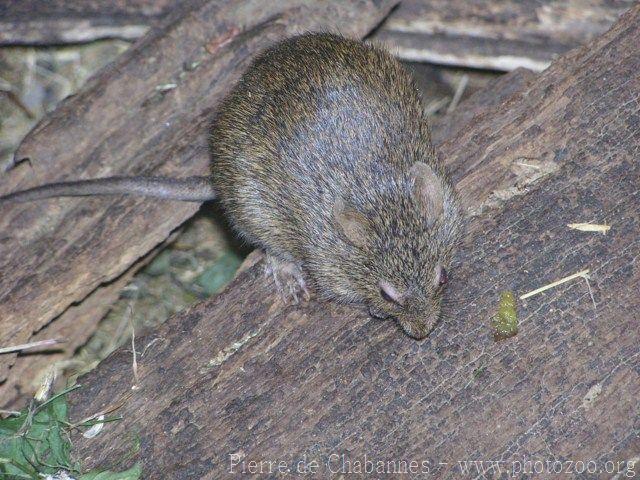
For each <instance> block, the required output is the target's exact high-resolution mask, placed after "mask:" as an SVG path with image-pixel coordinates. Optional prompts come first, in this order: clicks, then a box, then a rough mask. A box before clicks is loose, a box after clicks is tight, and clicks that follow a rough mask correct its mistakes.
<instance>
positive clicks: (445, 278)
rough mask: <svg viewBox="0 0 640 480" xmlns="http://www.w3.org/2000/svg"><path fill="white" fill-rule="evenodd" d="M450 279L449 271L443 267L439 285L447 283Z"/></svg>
mask: <svg viewBox="0 0 640 480" xmlns="http://www.w3.org/2000/svg"><path fill="white" fill-rule="evenodd" d="M448 281H449V275H447V271H446V270H445V269H444V267H443V268H441V269H440V280H438V284H439V285H446V284H447V282H448Z"/></svg>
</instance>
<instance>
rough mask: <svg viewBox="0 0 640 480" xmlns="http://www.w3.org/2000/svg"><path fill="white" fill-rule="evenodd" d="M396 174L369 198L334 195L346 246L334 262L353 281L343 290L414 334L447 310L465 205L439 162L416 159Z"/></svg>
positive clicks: (430, 325)
mask: <svg viewBox="0 0 640 480" xmlns="http://www.w3.org/2000/svg"><path fill="white" fill-rule="evenodd" d="M398 177H399V178H398V179H397V180H396V181H394V182H393V183H394V184H393V185H392V186H391V188H388V189H387V190H385V191H380V192H376V193H375V195H373V196H370V197H369V199H368V205H361V206H360V207H359V208H354V207H352V206H350V205H348V204H346V203H345V202H344V201H342V200H341V199H338V200H337V201H336V204H335V206H334V209H333V216H334V220H335V222H336V224H337V226H338V232H339V234H340V235H341V236H342V239H343V240H345V241H346V242H347V243H348V246H349V248H348V249H347V250H348V255H345V256H343V258H342V259H340V262H341V266H339V267H337V268H339V269H340V270H341V271H340V277H341V278H342V279H344V280H345V282H344V283H345V284H346V285H348V286H347V287H346V289H345V292H343V296H349V295H350V296H351V297H352V298H353V299H356V300H359V301H361V302H363V303H364V304H365V305H366V306H367V307H368V309H369V311H370V313H371V314H372V315H373V316H375V317H381V318H387V317H393V318H396V319H397V320H398V322H399V324H400V326H401V327H402V328H403V329H404V331H405V332H406V333H407V334H408V335H410V336H411V337H414V338H424V337H426V336H427V335H428V334H429V333H430V332H431V331H432V330H433V328H434V327H435V326H436V324H437V323H438V320H439V319H440V316H441V313H442V298H443V294H444V292H445V289H446V288H447V283H448V280H449V268H450V265H451V261H452V256H453V251H454V249H455V247H456V244H457V243H458V241H459V238H460V234H461V230H462V228H461V223H462V222H461V213H460V209H459V206H458V200H457V198H456V195H455V192H454V191H453V188H452V186H451V184H450V183H449V181H448V180H447V178H446V176H445V175H444V173H443V172H441V171H439V170H437V167H434V166H432V165H429V164H427V163H423V162H416V163H414V164H413V165H412V166H411V168H410V169H409V171H407V172H402V174H400V175H399V176H398ZM338 294H340V292H338Z"/></svg>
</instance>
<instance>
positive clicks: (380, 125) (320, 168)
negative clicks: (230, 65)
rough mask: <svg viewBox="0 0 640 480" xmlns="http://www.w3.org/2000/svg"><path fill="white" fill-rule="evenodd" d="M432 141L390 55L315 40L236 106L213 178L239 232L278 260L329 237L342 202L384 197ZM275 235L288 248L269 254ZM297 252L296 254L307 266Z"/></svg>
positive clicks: (272, 66)
mask: <svg viewBox="0 0 640 480" xmlns="http://www.w3.org/2000/svg"><path fill="white" fill-rule="evenodd" d="M428 135H429V134H428V129H427V127H426V124H425V123H424V121H423V119H422V111H421V106H420V98H419V95H418V93H417V90H416V88H415V86H414V85H413V82H412V80H411V77H410V76H409V74H408V73H407V72H406V70H405V69H404V68H403V67H402V66H401V65H400V64H399V63H398V62H397V61H396V60H394V59H393V58H392V57H391V56H390V55H389V54H388V53H386V52H384V51H382V50H380V49H377V48H374V47H371V46H368V45H365V44H363V43H361V42H358V41H354V40H349V39H345V38H342V37H339V36H336V35H331V34H305V35H301V36H298V37H294V38H291V39H288V40H285V41H283V42H281V43H279V44H277V45H276V46H275V47H272V48H271V49H269V50H267V51H266V52H264V53H263V54H262V55H260V56H259V57H258V58H257V59H256V60H255V61H254V63H253V64H252V66H251V67H250V68H249V70H248V71H247V72H246V73H245V75H244V76H243V77H242V79H241V80H240V82H239V83H238V85H237V86H236V88H235V89H234V91H233V92H232V93H231V95H230V96H229V97H228V98H227V101H226V102H225V104H224V105H223V106H222V108H221V110H220V112H219V114H218V117H217V119H216V121H215V123H214V126H213V128H212V132H211V149H212V156H213V158H212V178H213V182H214V184H215V189H216V191H217V193H218V195H219V198H220V200H221V201H222V203H223V205H224V206H225V208H226V209H227V211H228V213H229V215H230V216H231V218H232V220H233V221H234V222H235V224H236V226H237V227H238V229H239V230H240V231H242V232H243V233H244V234H245V235H247V236H248V237H249V238H250V239H251V240H253V241H255V242H257V243H259V244H262V245H263V246H265V247H267V248H271V249H272V250H273V249H274V247H277V246H278V245H282V243H283V242H285V243H286V242H287V241H288V239H289V238H296V237H297V236H299V235H300V232H301V231H302V232H303V233H304V232H306V233H308V234H314V233H316V234H317V233H319V232H318V231H317V230H321V229H322V228H325V227H326V224H327V222H329V221H330V217H331V212H330V208H331V206H332V205H333V203H334V202H335V199H336V198H338V197H346V198H349V197H352V196H353V195H352V190H353V189H354V188H359V189H361V190H362V192H363V193H366V192H367V191H368V190H369V189H370V187H371V188H375V189H379V188H381V187H382V188H383V187H384V186H383V185H380V184H381V183H384V179H385V178H395V177H397V175H396V173H397V170H398V169H405V168H407V167H408V166H409V165H411V164H412V163H413V161H414V160H415V149H416V148H418V149H419V148H420V145H423V144H424V145H425V148H427V147H428V146H430V141H429V138H428ZM425 137H426V138H425ZM430 153H431V152H425V154H430ZM292 229H295V231H296V232H297V233H298V235H297V236H296V235H290V232H289V230H292ZM274 231H277V232H282V235H283V238H281V239H277V240H276V241H274V242H273V244H272V245H265V239H264V237H265V236H267V235H273V233H272V232H274ZM297 247H298V246H297V245H287V249H288V250H289V251H290V252H292V253H296V254H297V256H298V255H299V256H303V255H304V252H296V249H297Z"/></svg>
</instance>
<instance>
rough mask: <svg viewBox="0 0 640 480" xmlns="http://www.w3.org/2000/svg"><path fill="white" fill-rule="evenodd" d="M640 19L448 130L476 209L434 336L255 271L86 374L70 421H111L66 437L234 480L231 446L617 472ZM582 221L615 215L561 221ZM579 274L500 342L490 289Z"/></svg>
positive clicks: (633, 345)
mask: <svg viewBox="0 0 640 480" xmlns="http://www.w3.org/2000/svg"><path fill="white" fill-rule="evenodd" d="M639 24H640V6H637V7H635V8H633V9H632V10H631V11H629V12H628V13H627V14H625V15H624V16H623V17H622V18H621V20H620V21H619V22H618V23H617V24H616V25H615V26H614V28H613V29H612V30H611V31H609V32H608V33H607V34H605V35H604V36H602V37H600V38H598V39H597V40H595V41H594V42H592V43H591V44H590V45H588V46H587V47H585V48H582V49H579V50H576V51H572V52H570V53H569V54H567V55H565V56H563V57H561V58H560V59H558V61H556V62H555V63H554V65H553V66H552V67H551V68H550V69H548V70H547V71H545V72H544V73H542V74H541V75H540V76H538V77H537V78H536V79H535V80H533V81H530V82H524V83H523V88H522V90H520V91H517V92H514V93H513V94H512V95H511V96H510V97H509V98H506V99H504V101H502V102H500V104H498V105H496V106H495V107H494V108H491V109H488V110H487V111H485V112H482V113H480V114H477V115H474V116H473V117H472V118H471V119H470V120H468V122H467V123H466V124H465V125H462V128H458V130H457V132H458V133H457V135H456V136H455V138H449V139H448V140H447V141H445V142H444V143H442V144H441V145H440V152H441V154H442V156H443V158H444V159H445V160H446V162H447V163H448V164H449V165H450V167H451V168H452V169H453V170H454V173H455V176H456V178H457V180H458V185H459V187H460V188H461V189H463V190H464V191H465V193H466V194H467V203H468V205H469V206H470V207H475V208H474V210H473V212H474V213H475V215H476V216H475V217H474V220H473V221H472V222H471V224H470V225H469V228H468V237H467V240H466V242H465V246H464V248H463V249H462V251H461V253H460V255H459V259H458V266H457V268H456V269H454V270H453V271H452V272H451V273H452V285H451V298H450V301H451V304H452V307H451V310H450V313H449V315H448V318H447V319H446V321H445V322H443V324H442V325H441V326H440V327H439V328H438V329H436V331H434V333H433V334H432V335H431V336H430V337H429V338H428V339H427V340H425V341H423V342H416V341H414V340H411V339H410V338H408V337H406V336H405V335H403V334H401V333H400V331H399V329H398V328H397V327H396V326H395V325H394V324H393V323H391V322H381V321H377V320H373V319H370V318H368V317H367V316H366V315H364V314H362V313H361V312H359V311H358V310H357V309H355V308H350V307H346V306H338V305H335V304H331V303H320V302H318V301H314V300H312V301H311V302H308V303H305V304H302V305H298V306H287V305H284V304H283V303H282V302H281V301H280V300H279V298H278V296H277V295H276V294H275V293H274V287H273V285H272V284H270V283H269V282H268V281H267V280H265V278H264V276H263V275H262V273H261V269H260V267H261V265H260V264H257V265H255V266H254V267H252V268H249V269H248V270H246V271H245V272H244V273H242V274H241V275H240V276H239V277H238V278H237V279H236V280H235V281H234V282H233V283H232V284H231V285H230V286H229V287H228V288H227V289H226V290H225V291H224V292H223V293H222V294H220V295H218V296H217V297H215V298H212V299H211V300H209V301H207V302H205V303H202V304H200V305H198V306H196V307H194V308H192V309H190V310H188V311H187V312H185V313H183V314H179V315H176V316H175V317H173V318H172V319H170V320H169V321H168V322H167V323H166V324H165V325H163V326H162V327H161V328H160V329H159V330H158V331H157V332H156V333H155V334H153V335H152V336H150V337H148V338H145V339H141V340H139V344H138V349H139V350H140V351H146V352H145V354H144V356H142V357H141V358H140V357H139V358H138V367H139V371H140V377H139V379H138V381H137V382H134V380H133V376H132V373H131V352H129V351H126V350H121V351H119V352H117V353H115V354H114V355H113V356H111V357H110V358H109V359H107V360H106V361H105V362H104V363H103V364H101V365H100V366H99V368H98V369H96V370H95V371H94V372H92V373H90V374H88V375H87V376H85V377H84V378H82V380H81V383H82V385H83V387H82V388H81V389H79V390H77V391H76V392H75V393H74V395H73V399H72V404H73V406H72V409H71V412H72V415H73V416H74V417H75V418H84V417H86V416H88V415H91V414H93V413H96V412H99V411H101V410H103V409H105V408H107V407H108V406H110V405H119V404H120V403H121V402H123V403H122V407H121V408H120V409H119V410H118V414H120V415H122V416H123V420H122V421H120V422H113V423H109V424H108V425H107V426H106V427H105V429H104V431H103V432H102V434H101V435H100V436H98V437H96V438H94V439H91V440H85V439H80V438H79V439H78V440H77V441H76V442H75V443H74V445H75V447H76V452H77V453H78V454H79V455H80V457H81V458H84V459H86V460H87V462H88V464H94V465H95V464H99V465H113V464H119V465H122V464H121V463H120V462H121V460H122V458H127V455H129V457H128V458H130V461H134V460H139V461H141V462H142V464H143V468H144V471H145V475H146V476H147V477H148V478H161V477H162V478H176V479H179V478H207V479H210V478H227V477H228V476H230V473H233V474H238V472H241V470H240V469H241V468H242V464H240V465H238V464H237V463H236V464H235V466H233V465H232V461H234V462H235V461H238V462H240V461H244V462H245V463H244V468H245V469H248V468H252V467H251V465H250V464H249V463H248V462H250V461H256V462H261V461H264V462H268V461H271V462H275V463H274V464H272V465H275V468H277V467H278V462H280V461H282V462H285V463H284V466H285V468H291V469H293V471H294V472H295V469H296V468H297V467H298V466H299V465H307V466H308V465H309V464H310V463H311V462H313V461H315V462H317V465H318V470H317V473H320V474H321V475H322V477H328V476H329V474H336V475H337V476H339V475H340V474H343V475H344V474H345V473H349V471H348V470H347V471H345V469H348V468H351V470H350V471H351V472H353V471H354V470H353V469H354V468H357V467H355V465H356V464H355V463H354V462H356V461H360V462H363V464H362V468H366V465H364V462H365V460H366V459H365V456H366V458H367V459H369V460H370V461H373V462H375V463H374V465H375V466H377V465H379V464H378V463H377V462H378V461H383V462H392V463H390V464H388V463H385V464H384V465H383V466H382V467H381V468H382V469H383V472H382V473H378V475H376V476H379V477H380V478H387V477H391V476H392V475H391V474H390V473H389V472H390V470H389V469H391V468H394V465H395V466H398V467H396V468H403V467H402V465H405V467H404V468H410V465H411V463H410V462H411V461H415V462H417V466H416V468H418V469H423V468H424V467H426V468H428V469H429V473H428V474H427V473H425V472H424V470H418V472H422V477H421V478H432V477H433V478H466V477H470V478H487V477H488V478H507V477H511V476H512V475H516V474H518V475H519V476H520V477H522V476H526V475H523V474H522V472H520V473H518V470H517V469H518V468H519V466H520V467H524V468H527V467H526V464H525V463H522V462H525V461H527V460H531V461H541V462H542V465H543V468H553V469H556V470H552V471H549V470H544V471H543V472H542V473H540V474H539V475H536V478H557V475H558V473H557V469H558V468H560V469H561V470H560V471H561V472H564V473H568V474H570V475H571V476H573V477H576V478H610V477H612V476H613V475H614V474H617V473H620V476H619V478H626V476H627V473H628V472H627V473H625V472H624V471H623V470H622V469H623V468H624V467H625V466H626V462H627V461H631V460H632V459H634V458H635V459H637V455H638V449H639V448H640V444H639V443H638V428H637V427H638V418H640V404H639V403H638V398H640V347H639V345H640V338H639V337H640V333H639V332H640V329H639V326H640V325H639V323H638V322H639V319H638V318H639V317H638V312H639V311H640V296H639V295H638V292H639V291H640V270H639V268H638V262H637V260H638V256H639V255H640V240H639V239H638V231H639V229H640V190H638V185H640V164H639V163H638V161H637V156H638V153H639V152H640V135H639V133H640V131H639V130H640V122H639V118H640V116H639V110H640V107H639V103H638V92H639V91H640V74H639V73H638V72H640V58H639V57H638V56H637V55H636V54H635V49H634V48H633V47H634V46H635V45H638V43H639V42H640V29H638V25H639ZM525 155H526V156H527V157H528V159H527V160H526V162H525V163H526V164H527V165H532V166H533V167H531V166H529V167H526V166H523V165H522V164H521V158H522V157H523V156H525ZM533 157H536V158H533ZM523 168H525V169H533V170H541V172H542V173H540V172H537V173H535V174H531V173H530V172H529V173H527V170H522V169H523ZM534 177H535V178H537V180H534ZM527 182H528V183H527ZM511 188H513V190H510V189H511ZM496 192H507V193H504V195H502V196H500V197H498V198H493V202H492V203H491V204H490V205H488V204H487V201H488V200H491V199H492V197H493V196H494V195H495V193H496ZM480 206H484V208H480ZM577 221H593V222H598V223H602V222H607V223H610V224H611V225H612V229H611V231H610V232H609V234H607V235H606V236H603V235H601V234H593V233H584V232H577V231H574V230H570V229H568V228H567V227H566V224H567V223H573V222H577ZM585 268H588V269H590V271H591V280H590V283H589V284H587V283H586V282H585V281H584V280H583V279H579V280H578V281H575V282H571V283H568V284H564V285H562V286H561V287H558V288H555V289H553V290H549V291H548V292H546V293H545V294H542V295H540V296H536V297H532V298H530V299H528V300H527V301H526V302H521V303H520V305H519V317H520V332H519V333H518V335H517V336H515V337H514V338H512V339H509V340H505V341H502V342H495V341H494V339H493V332H492V330H491V327H490V321H491V318H492V317H493V315H495V313H496V311H497V304H498V300H499V296H500V292H502V291H505V290H511V291H514V292H516V293H517V294H520V293H524V292H527V291H529V290H533V289H534V288H536V287H539V286H541V285H543V284H546V283H549V282H551V281H553V280H556V279H558V278H560V277H563V276H565V275H568V274H571V273H574V272H576V271H579V270H583V269H585ZM590 292H591V293H592V294H593V299H592V297H591V295H590ZM594 302H595V305H594ZM134 383H135V387H134V388H132V386H134ZM136 439H137V440H136ZM136 442H137V444H138V445H139V446H140V449H139V453H138V454H137V455H134V456H133V458H131V456H130V454H131V445H132V444H134V443H136ZM556 460H557V461H559V462H560V465H558V464H557V463H553V462H554V461H556ZM472 461H475V462H476V463H460V462H472ZM481 461H482V462H485V463H479V462H481ZM547 461H549V462H551V464H550V465H551V466H550V467H544V465H549V464H546V463H545V462H547ZM577 461H582V462H593V463H590V464H589V465H591V466H590V467H589V468H594V469H596V470H595V471H594V473H589V474H587V473H582V474H580V473H576V470H575V469H576V463H575V462H577ZM299 462H304V463H299ZM345 462H349V465H347V464H346V463H345ZM402 462H405V463H404V464H403V463H402ZM423 462H428V463H423ZM487 462H493V463H487ZM517 462H521V463H520V464H518V463H517ZM569 462H573V463H572V464H570V463H569ZM583 465H585V464H583ZM232 467H233V468H234V470H231V469H232ZM260 467H261V468H270V467H269V465H267V464H264V463H263V464H260V465H258V467H256V468H260ZM271 468H274V467H271ZM529 468H533V467H531V466H530V467H529ZM536 468H537V467H536ZM571 468H572V469H573V470H572V471H570V470H567V469H571ZM465 469H468V471H465ZM562 469H564V470H562ZM483 470H484V471H483ZM245 471H248V470H245ZM363 471H364V470H363ZM630 471H631V472H632V473H633V472H634V471H635V470H634V468H633V467H632V469H631V470H630ZM276 472H277V471H276ZM356 472H357V470H356ZM276 476H278V474H277V473H274V471H265V470H262V473H261V477H265V478H272V477H276ZM529 476H530V475H529Z"/></svg>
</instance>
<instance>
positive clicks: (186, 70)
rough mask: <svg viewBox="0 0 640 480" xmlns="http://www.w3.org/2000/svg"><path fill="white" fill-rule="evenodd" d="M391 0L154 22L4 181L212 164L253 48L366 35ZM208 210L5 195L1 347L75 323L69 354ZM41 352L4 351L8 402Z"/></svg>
mask: <svg viewBox="0 0 640 480" xmlns="http://www.w3.org/2000/svg"><path fill="white" fill-rule="evenodd" d="M393 4H394V2H393V0H388V1H387V0H383V1H373V0H358V1H350V2H331V1H327V2H314V3H313V4H309V3H308V2H304V1H293V0H291V1H283V2H269V3H268V4H267V3H265V2H262V1H258V0H255V1H254V0H247V1H243V2H224V1H210V2H202V5H200V7H199V8H197V9H195V10H191V11H189V12H188V14H185V15H184V16H182V17H180V18H173V19H171V20H170V21H167V22H166V23H165V25H164V26H163V27H161V28H158V29H156V30H153V31H151V32H150V33H149V34H148V35H147V36H146V37H144V38H143V39H141V40H140V41H139V42H138V43H137V44H136V46H134V47H133V48H132V49H131V50H129V51H127V52H126V53H125V54H124V55H123V56H122V57H121V58H119V59H118V60H117V61H116V62H115V63H113V64H112V65H110V66H108V67H107V68H106V69H104V70H103V71H102V72H101V73H99V74H98V75H97V76H96V77H94V78H93V79H92V80H90V81H89V83H88V84H87V85H86V87H84V88H83V89H82V90H81V91H80V92H79V93H78V94H77V95H76V96H74V97H72V98H69V99H67V100H65V101H64V102H62V104H61V105H60V106H59V107H58V108H57V109H56V110H55V111H54V112H53V113H52V114H50V115H48V116H47V117H45V118H44V119H43V120H42V121H41V122H40V123H39V124H38V125H37V126H36V128H35V129H34V130H33V131H32V132H31V133H30V134H29V135H28V136H27V138H26V139H25V140H24V141H23V143H22V144H21V146H20V148H19V150H18V152H17V154H16V159H17V160H18V163H17V164H16V166H15V168H13V169H12V170H10V171H9V172H8V173H7V174H6V175H5V176H3V177H2V178H0V192H2V193H8V192H11V191H15V190H20V189H24V188H28V187H31V186H35V185H38V184H42V183H47V182H53V181H60V180H64V179H80V178H97V177H103V176H108V175H114V174H152V173H153V174H158V175H166V176H170V177H178V176H188V175H194V174H205V173H206V172H207V165H208V160H209V159H208V154H207V144H206V135H207V129H208V126H209V122H210V121H211V117H212V115H213V113H214V111H215V109H216V106H217V105H218V103H219V102H220V100H221V99H222V98H223V97H224V95H225V94H226V93H227V92H228V90H229V89H230V88H231V86H232V85H233V84H234V83H235V82H236V80H237V79H238V77H239V76H240V74H241V72H242V71H243V70H244V69H245V68H246V66H247V65H248V63H249V61H250V60H251V58H252V57H253V55H255V54H256V53H258V52H260V51H262V50H263V49H264V48H266V47H267V46H269V45H271V44H273V43H274V42H275V41H277V40H278V39H281V38H284V37H287V36H291V35H293V34H294V33H299V32H303V31H309V30H328V31H340V32H342V33H343V34H345V35H347V36H355V37H362V36H363V35H365V34H366V33H367V32H369V31H370V30H371V29H372V28H373V27H374V26H375V25H377V24H378V23H379V22H380V21H381V20H382V18H383V17H384V16H385V15H386V14H387V13H388V11H389V10H390V9H391V8H392V6H393ZM23 159H28V161H22V162H21V160H23ZM197 209H198V205H196V204H186V203H175V202H174V203H171V208H167V203H166V202H157V201H155V202H154V201H148V200H147V199H132V198H93V199H87V198H84V199H52V200H47V201H43V202H39V203H37V204H20V205H11V206H4V205H3V206H2V214H1V215H0V232H2V233H1V234H0V272H1V273H0V332H1V339H2V344H3V345H16V344H22V343H25V342H26V341H29V340H30V339H31V338H32V336H33V335H34V334H36V333H37V334H38V338H42V337H51V336H57V335H59V334H60V332H64V334H65V337H66V339H67V340H68V343H67V344H66V345H65V346H66V351H65V354H66V355H69V354H70V353H72V352H73V350H74V348H75V347H77V346H78V345H79V344H82V342H83V341H84V340H85V338H86V335H87V333H88V332H90V331H92V330H93V328H91V327H92V326H94V325H95V324H96V323H97V322H98V321H99V319H100V318H101V316H102V314H103V313H104V312H105V310H106V309H107V308H108V305H109V303H110V300H111V299H112V298H113V295H114V294H115V293H116V291H117V289H116V288H115V287H114V286H113V285H110V286H109V288H106V289H103V288H101V287H102V286H103V285H106V284H110V283H111V282H113V281H115V280H116V279H118V278H121V276H122V275H123V274H124V272H126V271H127V270H128V269H129V268H130V267H131V265H132V264H134V263H135V262H136V261H137V260H138V259H139V258H141V257H142V256H144V255H145V254H147V253H148V252H149V251H150V250H152V249H153V248H154V247H156V246H157V245H158V244H160V243H161V242H163V241H164V240H165V239H166V238H167V236H168V235H169V234H170V233H171V232H172V231H173V230H174V229H176V228H177V227H178V226H179V225H180V224H181V223H182V222H183V221H184V220H186V219H187V218H189V217H190V216H191V215H192V214H193V213H194V212H195V211H196V210H197ZM88 296H91V302H90V303H89V304H86V305H82V306H81V307H80V310H81V312H80V313H81V315H79V314H78V313H79V310H78V308H75V307H74V305H76V304H78V303H79V302H81V301H83V300H84V299H86V298H87V297H88ZM79 318H82V319H83V320H82V322H83V323H82V325H79V324H78V323H77V322H78V319H79ZM53 320H55V321H53ZM34 359H35V357H34V356H32V355H31V356H26V357H20V358H19V359H18V360H17V362H18V363H17V364H16V366H14V368H13V369H11V371H9V368H10V367H11V366H12V365H13V364H14V363H16V357H15V355H5V356H3V358H2V360H3V361H2V363H0V383H1V382H3V381H4V384H2V386H0V405H1V404H4V403H8V402H10V401H11V400H13V399H14V398H16V397H17V396H18V395H20V394H21V393H24V387H25V383H26V382H27V381H28V380H29V379H30V378H33V375H29V374H28V373H33V371H34V370H33V368H32V367H33V361H34ZM40 361H41V362H42V361H44V362H49V361H51V358H48V359H44V360H42V359H40Z"/></svg>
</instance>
